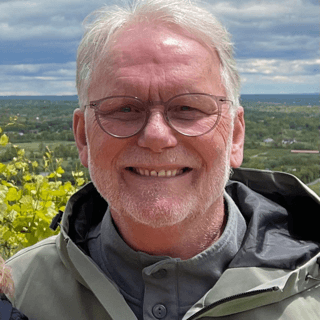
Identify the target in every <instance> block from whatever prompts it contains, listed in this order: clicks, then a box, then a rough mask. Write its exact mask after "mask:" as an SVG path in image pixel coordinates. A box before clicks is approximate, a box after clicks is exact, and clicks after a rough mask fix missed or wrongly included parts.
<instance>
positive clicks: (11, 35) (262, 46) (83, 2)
mask: <svg viewBox="0 0 320 320" xmlns="http://www.w3.org/2000/svg"><path fill="white" fill-rule="evenodd" d="M113 4H121V0H119V1H113V0H90V1H88V0H30V1H27V0H13V1H11V0H0V96H5V95H76V94H77V91H76V88H75V72H76V62H75V61H76V52H77V47H78V44H79V42H80V40H81V37H82V34H83V26H82V21H83V20H84V18H85V17H86V16H87V15H88V14H89V13H91V12H92V11H94V10H96V9H98V8H100V7H102V6H103V5H113ZM202 4H203V6H204V7H206V8H207V9H208V10H209V11H211V12H212V13H213V14H214V15H215V16H216V17H217V18H218V19H219V20H220V21H221V22H222V23H223V24H224V25H225V27H226V28H227V30H228V31H229V32H230V33H231V35H232V42H233V43H234V45H235V58H236V61H237V65H238V69H239V72H240V75H241V79H242V87H241V88H242V89H241V93H242V94H294V93H299V94H300V93H317V92H319V83H320V81H319V80H320V73H319V63H320V59H319V22H320V21H319V20H320V14H319V1H318V0H253V1H251V0H230V1H220V0H217V1H213V0H212V1H209V0H204V1H202Z"/></svg>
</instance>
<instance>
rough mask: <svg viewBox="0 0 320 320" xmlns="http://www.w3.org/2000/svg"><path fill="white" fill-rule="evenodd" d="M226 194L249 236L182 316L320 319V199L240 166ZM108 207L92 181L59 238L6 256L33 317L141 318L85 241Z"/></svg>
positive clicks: (294, 183) (296, 184)
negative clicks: (223, 270) (102, 269)
mask: <svg viewBox="0 0 320 320" xmlns="http://www.w3.org/2000/svg"><path fill="white" fill-rule="evenodd" d="M239 182H241V183H239ZM226 192H227V193H228V194H229V195H230V196H231V197H232V198H233V200H234V201H235V203H236V204H237V206H238V207H239V209H240V211H241V212H242V214H243V216H244V218H245V219H246V222H247V226H248V229H247V232H246V235H245V239H244V241H243V244H242V247H241V249H240V250H239V252H238V253H237V254H236V256H235V257H234V259H233V260H232V262H231V263H230V265H229V267H228V269H227V270H226V271H225V272H224V273H223V274H222V276H221V278H220V279H219V280H218V282H217V283H216V284H215V286H214V287H213V288H212V289H211V290H209V291H208V292H207V293H206V294H205V296H204V297H202V299H201V300H200V301H198V302H195V304H194V306H193V307H192V308H191V309H190V310H189V311H188V313H187V314H186V315H185V316H184V318H183V320H186V319H189V320H191V319H192V320H193V319H223V320H226V319H236V320H242V319H245V320H248V319H250V320H251V319H259V320H263V319H268V320H271V319H282V320H284V319H286V320H287V319H288V320H289V319H290V320H293V319H297V320H301V319H303V320H308V319H309V320H315V319H320V227H319V222H318V219H319V217H320V199H319V197H318V196H317V195H316V194H315V193H314V192H313V191H311V190H310V189H308V188H307V187H306V186H305V185H304V184H303V183H301V181H299V180H298V179H296V178H295V177H294V176H292V175H289V174H284V173H280V172H270V171H259V170H253V169H237V170H235V171H234V174H233V176H232V180H230V181H229V183H228V185H227V187H226ZM106 208H107V203H106V202H105V201H104V200H103V199H102V198H101V197H100V195H99V194H98V192H97V191H96V189H95V188H94V186H93V185H92V184H91V183H90V184H88V185H86V186H85V187H84V188H82V189H81V190H80V191H78V192H77V193H76V194H74V195H73V196H72V197H71V198H70V200H69V202H68V205H67V208H66V211H65V213H64V214H63V217H62V222H61V232H60V234H59V235H58V236H54V237H51V238H48V239H46V240H44V241H41V242H39V243H37V244H36V245H34V246H32V247H29V248H26V249H24V250H22V251H20V252H19V253H17V254H16V255H15V256H13V257H12V258H11V259H9V260H8V264H9V266H11V267H12V269H13V278H14V282H15V287H16V295H15V298H14V300H13V301H12V302H13V304H14V306H15V307H16V308H18V309H20V310H21V311H22V312H23V313H25V314H26V315H27V316H28V317H29V319H31V320H32V319H34V320H57V319H59V320H60V319H63V320H95V319H110V320H111V319H113V320H131V319H132V320H133V319H136V317H135V315H134V314H133V312H132V311H131V309H130V308H129V307H128V305H127V304H126V302H125V300H124V298H123V297H122V295H121V294H120V293H119V290H118V289H117V286H116V285H115V284H114V283H113V282H112V280H111V279H108V278H107V277H106V275H105V274H103V273H102V272H101V270H100V269H99V268H98V267H97V265H96V264H95V263H93V261H92V259H91V258H90V257H89V256H88V255H87V254H85V252H86V248H85V247H84V246H83V245H82V244H81V240H82V239H84V237H85V234H86V232H87V230H88V227H89V226H90V225H93V224H96V223H98V222H99V221H100V220H101V219H102V217H103V214H104V213H105V211H106ZM93 212H94V214H92V213H93ZM75 243H77V245H76V244H75ZM164 319H168V318H164Z"/></svg>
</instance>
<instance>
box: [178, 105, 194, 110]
mask: <svg viewBox="0 0 320 320" xmlns="http://www.w3.org/2000/svg"><path fill="white" fill-rule="evenodd" d="M192 109H193V108H191V107H189V106H181V107H180V111H191V110H192Z"/></svg>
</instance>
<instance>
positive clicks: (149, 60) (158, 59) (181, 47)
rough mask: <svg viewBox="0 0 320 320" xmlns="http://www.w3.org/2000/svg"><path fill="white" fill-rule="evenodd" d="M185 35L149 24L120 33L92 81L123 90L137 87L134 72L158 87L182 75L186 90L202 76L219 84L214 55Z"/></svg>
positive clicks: (218, 73)
mask: <svg viewBox="0 0 320 320" xmlns="http://www.w3.org/2000/svg"><path fill="white" fill-rule="evenodd" d="M186 32H187V31H184V30H173V29H172V28H168V27H165V26H161V25H150V24H148V25H145V24H139V25H135V26H132V27H131V28H128V29H125V30H121V31H119V32H118V34H117V37H116V38H115V40H114V41H113V42H112V45H111V46H110V47H109V50H108V56H106V57H104V58H102V59H101V61H100V63H99V65H97V67H96V68H95V70H96V71H95V72H94V75H93V79H92V80H93V81H92V82H93V83H94V82H95V83H96V84H102V83H106V86H107V85H108V82H109V83H110V80H111V81H112V82H113V83H114V84H115V86H113V89H114V90H113V91H117V88H118V87H119V86H120V87H121V88H122V89H125V87H126V86H128V87H132V86H137V87H138V86H139V79H136V80H134V78H136V76H137V73H138V74H139V73H140V74H142V73H143V74H144V75H149V77H150V83H152V82H158V83H159V84H160V83H167V84H168V82H169V83H170V82H173V83H174V82H175V78H176V77H177V78H178V77H180V79H181V76H185V81H184V85H185V86H186V87H188V86H189V85H190V86H192V84H195V83H197V82H198V81H200V80H201V79H203V78H204V77H212V76H213V78H214V81H217V82H221V77H220V59H219V57H218V55H217V53H216V52H215V51H214V50H211V49H209V48H208V47H207V46H204V45H202V44H201V43H200V42H199V41H197V40H196V39H194V37H192V36H189V35H188V34H185V33H186ZM190 66H192V68H193V72H192V73H190V70H191V69H190ZM217 66H218V67H217ZM131 78H132V79H131ZM132 80H134V81H132ZM118 84H119V86H118ZM141 85H146V84H145V83H144V84H143V83H142V84H141ZM108 93H109V92H108ZM110 93H111V92H110ZM101 94H102V93H101ZM102 95H103V94H102ZM101 98H102V97H101Z"/></svg>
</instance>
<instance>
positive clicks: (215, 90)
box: [75, 24, 243, 227]
mask: <svg viewBox="0 0 320 320" xmlns="http://www.w3.org/2000/svg"><path fill="white" fill-rule="evenodd" d="M117 39H118V40H117V41H116V42H115V43H114V44H113V46H112V48H111V52H110V54H108V57H106V59H102V60H101V62H100V64H99V65H98V66H97V67H96V69H95V71H94V73H93V77H92V82H91V84H90V89H89V100H90V101H94V100H98V99H102V98H104V97H107V96H111V95H127V96H133V97H138V98H140V99H142V100H151V101H159V100H162V101H167V100H168V99H170V98H171V97H173V96H175V95H178V94H182V93H191V92H193V93H208V94H213V95H217V96H225V95H226V92H225V89H224V87H223V85H222V83H221V78H220V61H219V58H218V56H217V54H216V53H215V52H211V51H209V50H208V49H207V48H206V47H204V46H202V45H201V44H200V43H199V42H197V41H196V40H193V39H192V38H191V37H187V36H186V35H182V34H181V33H180V32H179V31H176V32H175V31H174V30H172V29H167V28H166V27H162V26H150V25H149V26H146V25H142V24H141V25H137V26H134V27H133V28H131V29H130V30H129V31H123V32H121V34H120V35H119V37H118V38H117ZM110 57H111V59H110ZM110 61H111V62H110ZM224 106H225V107H227V105H224ZM150 110H151V116H150V118H149V122H148V124H147V126H146V127H145V128H144V130H143V131H142V132H140V133H139V134H138V135H136V136H133V137H130V138H126V139H118V138H115V137H112V136H110V135H108V134H106V133H105V132H103V131H102V129H101V128H100V127H99V125H98V123H97V122H96V120H95V116H94V111H93V110H92V109H90V108H89V109H88V108H87V109H86V111H85V115H84V118H83V121H79V117H78V118H77V117H76V118H75V126H76V127H79V128H80V129H76V131H75V132H76V133H75V136H76V140H77V144H78V148H79V152H80V158H81V160H82V163H83V164H84V165H85V166H88V168H89V171H90V176H91V179H92V181H93V183H94V184H95V186H96V188H97V189H98V191H99V192H100V194H101V195H102V196H103V197H104V198H105V199H106V200H107V201H108V202H109V204H110V206H111V213H112V214H116V215H118V216H122V217H126V218H131V219H134V220H135V221H136V222H140V223H142V224H145V225H149V226H151V227H162V226H172V225H175V224H178V223H180V222H182V221H183V220H185V219H193V218H195V217H197V215H199V214H205V213H206V212H207V211H208V210H210V207H211V206H214V205H215V203H216V202H217V200H218V199H221V197H222V194H223V189H224V185H225V182H226V180H227V178H228V174H229V168H230V154H231V165H233V166H234V167H236V166H238V165H240V163H241V161H240V163H238V162H239V161H238V162H237V161H234V159H236V158H237V157H234V156H233V153H234V151H233V150H234V148H233V144H234V137H233V126H232V119H231V116H230V115H229V113H228V110H227V108H225V109H224V110H223V111H222V117H221V118H220V122H219V124H218V125H217V126H216V127H215V129H214V130H212V131H211V132H209V133H207V134H205V135H203V136H199V137H187V136H183V135H181V134H180V133H178V132H176V131H175V130H173V129H171V128H170V127H169V126H168V125H167V124H166V122H165V120H164V118H163V111H164V107H163V106H153V107H151V109H150ZM84 126H85V129H84ZM81 127H83V128H82V129H83V132H85V139H82V140H83V142H81V143H79V140H81V139H80V138H79V137H77V136H79V132H80V131H81ZM84 130H85V131H84ZM77 131H78V134H77ZM240 134H241V133H240ZM83 135H84V134H83ZM242 140H243V137H242ZM80 145H81V146H80ZM235 149H237V150H238V149H239V148H235ZM240 149H241V157H242V146H241V148H240ZM186 168H187V169H188V170H186ZM168 171H171V177H170V176H168ZM155 172H156V173H157V174H158V173H160V176H154V174H155ZM146 173H147V174H148V173H149V175H145V174H146ZM175 173H176V175H175V176H173V175H174V174H175ZM162 174H165V175H166V176H165V177H163V176H161V175H162ZM169 175H170V172H169Z"/></svg>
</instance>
